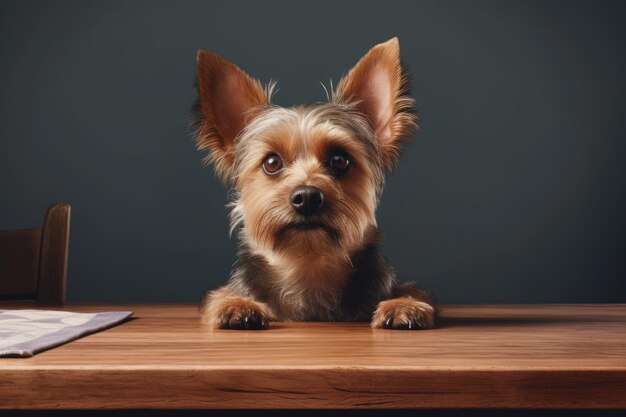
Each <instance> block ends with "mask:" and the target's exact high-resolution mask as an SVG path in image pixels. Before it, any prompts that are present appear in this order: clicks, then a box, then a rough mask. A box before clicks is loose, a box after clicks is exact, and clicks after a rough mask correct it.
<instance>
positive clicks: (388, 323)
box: [383, 317, 393, 329]
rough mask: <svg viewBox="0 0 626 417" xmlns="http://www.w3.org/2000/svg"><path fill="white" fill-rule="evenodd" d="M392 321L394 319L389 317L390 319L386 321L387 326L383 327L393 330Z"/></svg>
mask: <svg viewBox="0 0 626 417" xmlns="http://www.w3.org/2000/svg"><path fill="white" fill-rule="evenodd" d="M392 320H393V317H389V318H388V319H387V320H386V321H385V324H384V325H383V327H384V328H385V329H390V328H391V322H392Z"/></svg>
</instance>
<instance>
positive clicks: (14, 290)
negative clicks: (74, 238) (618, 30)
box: [0, 204, 70, 305]
mask: <svg viewBox="0 0 626 417" xmlns="http://www.w3.org/2000/svg"><path fill="white" fill-rule="evenodd" d="M69 232H70V206H69V205H67V204H54V205H52V206H50V207H49V208H48V212H47V213H46V218H45V220H44V222H43V227H42V228H40V229H30V230H15V231H7V232H0V300H36V301H37V303H38V304H42V305H63V304H64V303H65V286H66V282H67V255H68V248H69V239H70V233H69Z"/></svg>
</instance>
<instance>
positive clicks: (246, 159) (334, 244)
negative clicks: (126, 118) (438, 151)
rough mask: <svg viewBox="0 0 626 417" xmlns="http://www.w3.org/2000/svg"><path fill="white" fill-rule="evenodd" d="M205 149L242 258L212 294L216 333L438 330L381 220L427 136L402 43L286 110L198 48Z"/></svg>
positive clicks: (211, 321) (198, 112)
mask: <svg viewBox="0 0 626 417" xmlns="http://www.w3.org/2000/svg"><path fill="white" fill-rule="evenodd" d="M197 71H198V72H197V90H198V99H197V101H196V104H195V106H194V122H193V127H194V137H195V141H196V145H197V148H198V149H199V150H201V151H208V154H207V156H206V158H205V162H207V163H212V164H213V165H214V167H215V170H216V173H217V175H218V176H219V177H221V179H222V180H223V181H224V182H225V183H226V184H227V185H228V186H230V187H231V189H232V192H233V201H232V203H230V208H231V213H230V221H231V234H232V233H233V232H234V231H237V232H238V237H239V253H238V260H237V261H236V263H235V264H234V266H233V270H232V273H231V276H230V279H229V280H228V283H227V284H226V285H225V286H223V287H221V288H219V289H216V290H214V291H209V292H207V293H206V294H205V295H204V297H203V299H202V302H201V307H200V311H201V315H202V318H203V320H204V321H205V322H206V323H208V325H209V326H210V327H211V328H214V329H215V328H219V329H267V328H268V327H269V324H270V322H271V321H369V322H370V323H371V326H372V327H373V328H388V329H406V330H412V329H428V328H432V327H434V325H435V317H436V306H435V301H434V298H433V296H432V295H431V294H430V293H429V292H428V291H426V290H424V289H422V288H419V287H417V286H416V285H414V284H412V283H408V282H402V281H399V280H398V279H397V278H396V275H395V273H394V271H393V269H392V267H391V266H390V265H389V263H388V262H387V261H386V260H385V258H384V257H383V256H382V254H381V252H380V249H379V244H380V241H381V234H380V232H379V231H378V229H377V224H376V217H375V212H376V208H377V205H378V202H379V199H380V196H381V193H382V190H383V185H384V182H385V177H386V175H387V174H389V173H390V172H391V171H392V170H393V169H394V167H395V166H396V164H397V162H398V158H399V155H400V151H401V148H402V147H403V145H405V144H406V143H407V142H408V141H410V140H411V139H412V138H413V136H414V135H415V134H416V133H417V131H418V118H417V115H416V111H415V109H414V104H415V101H414V100H413V99H412V98H411V96H410V92H409V89H410V80H409V75H408V73H407V71H406V69H405V67H404V66H403V65H402V63H401V59H400V45H399V41H398V39H397V38H392V39H390V40H388V41H387V42H384V43H381V44H378V45H376V46H374V47H373V48H372V49H370V50H369V51H368V52H367V53H366V54H365V55H364V56H363V57H362V58H361V59H360V60H359V61H358V63H357V64H356V65H355V66H354V67H353V68H352V69H351V70H350V71H349V72H348V73H347V74H346V75H345V76H344V77H343V78H342V79H341V80H340V82H339V83H338V84H337V86H336V89H334V90H333V88H332V86H331V89H330V90H331V91H330V93H328V90H327V95H328V102H324V103H316V104H311V105H306V106H296V107H291V108H283V107H279V106H276V105H273V104H272V103H271V97H272V92H273V91H274V87H275V83H269V84H268V85H266V86H265V87H263V86H262V85H261V84H260V83H259V81H257V80H256V79H253V78H251V77H250V76H249V75H247V74H246V73H245V72H243V71H242V70H241V69H239V68H238V67H237V66H236V65H235V64H233V63H231V62H229V61H227V60H226V59H224V58H222V57H221V56H219V55H217V54H215V53H212V52H208V51H204V50H200V51H198V55H197Z"/></svg>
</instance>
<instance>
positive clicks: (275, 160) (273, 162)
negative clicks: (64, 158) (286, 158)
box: [263, 153, 283, 175]
mask: <svg viewBox="0 0 626 417" xmlns="http://www.w3.org/2000/svg"><path fill="white" fill-rule="evenodd" d="M282 169H283V160H282V159H280V156H278V155H276V154H275V153H273V154H271V155H268V156H267V157H266V158H265V160H264V161H263V171H265V173H266V174H267V175H275V174H278V173H279V172H280V171H281V170H282Z"/></svg>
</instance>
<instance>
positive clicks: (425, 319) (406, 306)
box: [371, 297, 435, 329]
mask: <svg viewBox="0 0 626 417" xmlns="http://www.w3.org/2000/svg"><path fill="white" fill-rule="evenodd" d="M371 326H372V327H373V328H407V329H413V328H420V329H430V328H433V327H434V326H435V308H434V307H433V306H432V305H431V304H428V303H426V302H424V301H419V300H416V299H415V298H413V297H400V298H393V299H391V300H387V301H382V302H380V303H379V304H378V308H376V311H375V312H374V316H373V317H372V323H371Z"/></svg>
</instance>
